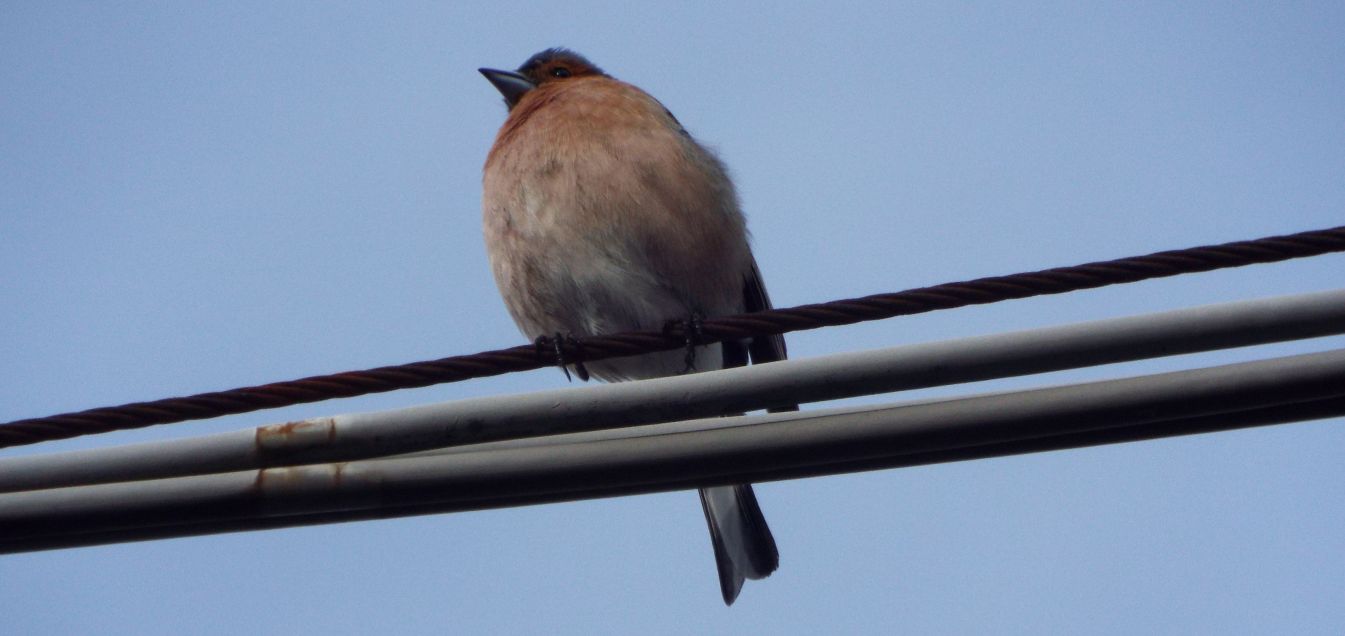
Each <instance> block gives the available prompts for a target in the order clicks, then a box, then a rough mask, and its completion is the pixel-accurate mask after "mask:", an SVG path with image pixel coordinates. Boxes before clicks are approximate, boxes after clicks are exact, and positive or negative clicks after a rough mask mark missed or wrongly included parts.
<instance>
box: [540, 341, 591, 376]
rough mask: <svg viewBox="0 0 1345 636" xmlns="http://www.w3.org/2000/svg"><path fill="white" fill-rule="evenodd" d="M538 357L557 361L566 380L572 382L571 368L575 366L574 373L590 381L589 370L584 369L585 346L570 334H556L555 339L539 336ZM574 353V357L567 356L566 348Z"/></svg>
mask: <svg viewBox="0 0 1345 636" xmlns="http://www.w3.org/2000/svg"><path fill="white" fill-rule="evenodd" d="M536 344H537V356H538V357H540V358H547V357H549V358H550V359H552V360H555V361H556V365H558V366H559V367H560V370H561V371H562V372H564V373H565V380H566V381H567V382H568V381H572V380H573V378H571V377H570V366H571V365H573V366H574V371H575V373H576V374H578V375H579V379H580V380H587V379H588V369H585V368H584V345H583V344H582V343H580V342H579V339H578V338H575V337H574V336H571V335H570V334H563V333H560V332H559V331H558V332H556V335H555V337H551V336H537V340H536ZM567 347H568V348H569V350H570V351H572V352H573V353H574V355H573V357H572V356H571V355H570V354H567V353H566V352H565V351H566V348H567Z"/></svg>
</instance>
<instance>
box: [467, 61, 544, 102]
mask: <svg viewBox="0 0 1345 636" xmlns="http://www.w3.org/2000/svg"><path fill="white" fill-rule="evenodd" d="M477 70H478V71H481V74H482V75H485V76H486V79H488V80H490V83H491V84H494V85H495V89H496V90H498V91H500V94H501V95H504V103H505V104H508V105H509V108H513V107H514V104H517V103H518V100H520V99H523V95H524V94H525V93H527V92H528V91H530V90H532V89H534V88H537V85H536V84H533V83H532V81H531V80H529V79H528V78H526V77H523V76H522V75H519V74H518V73H515V72H513V71H497V70H495V69H493V68H481V69H477Z"/></svg>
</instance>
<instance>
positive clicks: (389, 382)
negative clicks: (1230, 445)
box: [0, 226, 1345, 448]
mask: <svg viewBox="0 0 1345 636" xmlns="http://www.w3.org/2000/svg"><path fill="white" fill-rule="evenodd" d="M1341 251H1345V226H1342V227H1335V228H1330V229H1324V230H1315V231H1311V232H1301V233H1298V234H1289V235H1285V236H1272V237H1267V238H1261V239H1256V240H1251V241H1238V242H1234V243H1224V244H1222V245H1210V246H1204V247H1193V248H1188V249H1181V250H1170V251H1166V252H1157V253H1154V254H1149V255H1147V256H1133V257H1129V258H1121V259H1116V260H1111V261H1100V262H1095V263H1086V264H1083V265H1075V266H1072V267H1057V268H1053V269H1047V270H1042V271H1038V272H1025V273H1020V274H1010V275H1008V276H993V277H989V278H979V279H976V280H971V281H965V282H959V283H945V284H942V285H934V286H932V287H922V288H918V289H910V290H906V291H901V292H895V293H890V294H877V295H874V296H865V297H863V298H852V299H848V300H837V301H832V302H827V303H819V304H814V305H801V306H798V307H790V308H786V309H774V310H771V311H764V312H758V313H753V314H741V315H737V316H725V317H720V318H710V319H706V320H705V321H704V322H703V324H702V325H701V330H700V334H699V335H698V336H697V340H698V341H699V342H702V343H710V342H718V341H721V340H730V339H741V338H747V337H751V336H758V335H765V334H779V333H788V332H791V331H802V330H808V329H818V328H821V327H831V326H839V325H848V324H853V323H857V322H863V321H868V320H878V319H882V318H891V317H894V316H904V315H911V314H918V313H924V312H928V311H936V310H940V309H952V308H955V307H964V306H967V305H979V304H986V303H992V302H998V301H1002V300H1013V299H1018V298H1027V297H1030V296H1040V295H1046V294H1060V293H1064V292H1070V291H1077V290H1082V289H1093V288H1097V287H1103V286H1106V285H1115V284H1118V283H1132V282H1136V281H1141V280H1146V279H1152V278H1163V277H1167V276H1176V275H1179V274H1190V273H1195V272H1206V271H1210V270H1215V269H1222V268H1227V267H1241V266H1244V265H1253V264H1258V263H1271V262H1276V261H1283V260H1288V259H1293V258H1303V257H1308V256H1317V255H1320V254H1327V253H1331V252H1341ZM685 343H686V336H685V334H684V332H683V330H682V329H681V328H680V327H675V328H673V329H670V330H663V331H651V332H627V333H620V334H613V335H610V336H599V337H592V338H584V339H583V340H582V341H581V342H578V343H577V344H576V343H574V342H568V341H567V342H561V343H560V346H559V348H558V349H557V348H550V349H548V348H543V347H537V346H536V345H532V344H529V345H521V346H517V347H511V348H508V349H499V350H495V351H484V352H481V353H475V354H470V355H461V356H453V357H450V358H442V359H439V360H430V361H425V362H413V363H410V364H402V365H395V366H387V367H378V368H375V369H369V370H365V371H347V372H344V373H336V374H332V375H321V376H312V377H307V378H302V379H299V380H290V381H286V382H276V383H273V384H264V385H260V386H252V387H244V388H238V389H231V390H228V391H216V392H213V393H202V394H198V395H192V396H188V397H177V398H167V399H162V400H155V401H153V402H137V403H133V404H125V405H122V406H112V407H102V408H95V409H89V410H87V411H79V412H76V413H66V414H63V415H52V416H48V417H39V418H32V419H24V420H16V421H13V422H9V423H7V424H0V448H5V447H9V446H19V445H23V444H33V443H37V442H43V441H50V440H58V439H66V438H70V437H77V436H80V435H89V434H93V433H104V432H109V431H118V430H126V429H132V428H141V427H145V426H151V425H154V424H168V423H172V422H181V421H185V420H195V419H205V418H211V417H218V416H221V415H232V414H236V413H247V412H250V411H257V410H262V409H268V408H278V407H283V406H293V405H295V404H305V403H310V402H318V401H321V400H327V399H332V398H342V397H353V396H357V395H365V394H369V393H382V392H385V391H392V390H396V389H409V388H418V387H424V386H430V385H432V384H442V383H447V382H458V381H461V380H467V379H470V378H481V377H488V376H492V375H500V374H503V373H510V372H513V371H526V370H531V369H537V368H541V367H545V366H551V365H555V364H558V363H559V362H560V360H558V359H557V356H556V352H557V351H559V354H560V356H561V357H563V358H564V360H566V361H570V362H574V361H579V360H584V361H592V360H601V359H604V358H613V357H619V356H626V355H632V354H639V353H650V352H654V351H668V350H672V349H679V348H681V347H683V346H685Z"/></svg>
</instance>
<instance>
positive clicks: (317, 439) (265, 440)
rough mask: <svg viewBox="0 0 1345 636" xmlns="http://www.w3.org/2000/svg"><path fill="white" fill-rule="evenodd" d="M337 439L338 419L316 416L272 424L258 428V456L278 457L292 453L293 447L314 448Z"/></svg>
mask: <svg viewBox="0 0 1345 636" xmlns="http://www.w3.org/2000/svg"><path fill="white" fill-rule="evenodd" d="M335 439H336V419H335V418H332V417H315V418H313V419H309V420H299V421H296V422H286V423H284V424H272V425H270V426H262V427H260V428H258V429H257V435H256V449H257V456H258V457H261V458H263V459H276V458H282V457H287V456H290V455H292V454H293V453H292V451H291V449H296V448H306V449H312V448H314V447H315V446H318V445H321V444H323V443H328V444H329V443H331V442H332V441H333V440H335Z"/></svg>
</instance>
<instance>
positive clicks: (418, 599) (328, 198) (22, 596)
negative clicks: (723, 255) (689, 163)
mask: <svg viewBox="0 0 1345 636" xmlns="http://www.w3.org/2000/svg"><path fill="white" fill-rule="evenodd" d="M721 4H722V3H703V4H692V3H686V4H682V3H659V4H657V5H655V4H650V5H648V6H647V7H643V8H630V7H627V6H626V5H625V4H623V3H597V4H593V3H587V2H565V3H543V4H535V5H534V4H516V3H506V2H498V1H493V2H490V3H455V5H456V6H444V5H437V4H436V5H412V4H398V5H395V6H384V5H381V4H380V5H370V6H369V7H362V6H359V5H353V4H343V5H327V4H325V3H324V4H314V3H282V4H279V5H275V4H272V3H222V4H211V5H206V4H204V3H196V4H192V3H132V4H129V5H121V4H118V5H114V4H111V3H86V4H73V3H72V4H54V3H53V4H50V5H48V4H44V3H19V4H16V5H12V6H10V7H8V9H7V10H6V12H5V14H6V15H5V19H4V20H2V21H0V86H3V89H2V90H0V148H3V151H2V152H0V272H2V275H0V308H3V313H2V314H0V316H2V317H0V420H4V421H7V420H11V419H16V418H20V417H30V416H40V415H47V414H51V413H56V412H64V411H69V410H74V409H82V408H89V407H95V406H103V405H108V404H119V403H124V402H129V401H137V400H145V399H153V398H159V397H167V396H173V395H180V394H186V393H194V392H200V391H209V390H217V389H223V388H229V387H234V386H240V385H247V384H256V383H262V382H267V381H274V380H280V379H289V378H294V377H299V376H304V375H310V374H317V373H327V372H334V371H340V370H347V369H357V368H366V367H371V366H376V365H384V364H395V363H400V362H408V361H413V360H420V359H426V358H435V357H441V356H445V355H452V354H457V353H464V352H473V351H478V350H482V349H491V348H497V347H502V346H510V345H514V344H518V343H520V342H521V338H520V336H519V335H518V334H517V332H516V331H515V330H514V327H513V325H512V323H511V321H510V320H509V318H508V316H507V314H506V313H505V311H504V308H503V305H502V304H501V302H500V301H499V299H498V296H497V293H496V291H495V287H494V283H493V282H492V280H491V278H490V273H489V270H488V268H487V265H486V259H485V254H484V250H483V248H482V245H481V233H480V170H481V164H482V162H483V160H484V157H485V154H486V150H487V148H488V147H489V145H490V143H491V141H492V138H493V136H494V134H495V130H496V129H497V127H498V126H499V124H500V123H501V122H502V121H503V118H504V108H503V105H502V104H501V103H500V99H499V97H498V95H497V94H496V92H495V91H494V89H493V88H492V87H491V86H490V85H489V84H488V83H486V82H485V81H484V80H483V79H482V78H481V77H480V76H479V75H478V74H477V72H476V68H477V67H480V66H494V67H506V68H508V67H514V66H517V65H518V64H519V63H521V62H522V61H523V60H524V59H526V58H527V57H528V56H529V55H531V54H532V53H534V52H536V51H538V50H540V49H542V48H546V47H549V46H556V45H564V46H569V47H573V48H575V49H577V50H579V51H581V52H583V53H584V54H586V55H588V56H590V57H591V58H592V59H593V60H595V61H596V62H597V63H598V64H600V65H602V66H603V67H604V68H605V69H606V70H607V71H608V72H610V73H612V74H613V75H615V76H617V77H619V78H622V79H626V80H629V81H632V82H634V83H636V84H638V85H640V86H642V87H644V88H645V89H647V90H648V91H650V92H651V93H652V94H654V95H655V96H656V97H658V98H659V99H660V100H662V101H663V102H664V103H665V104H666V105H667V106H668V107H669V108H670V109H671V110H672V111H673V112H674V113H676V114H677V116H678V118H679V119H680V120H681V121H682V122H684V123H685V124H686V126H687V127H688V128H689V129H690V130H691V131H692V133H693V134H695V135H696V136H697V137H698V138H700V139H701V140H703V141H705V142H707V143H708V144H710V145H712V146H713V147H715V148H717V149H718V151H719V152H720V153H721V155H722V156H723V158H724V160H725V161H726V162H727V163H728V165H729V166H730V168H731V170H732V172H733V174H734V176H735V177H736V180H737V183H738V186H739V189H740V191H741V194H742V198H743V201H744V205H745V208H746V210H747V211H748V213H749V215H750V225H751V228H752V230H753V232H754V234H755V250H756V254H757V258H758V260H759V261H760V263H761V266H762V270H763V272H764V274H765V278H766V281H767V283H768V285H769V287H770V290H771V294H772V295H773V297H774V299H775V301H776V303H777V304H778V305H782V306H788V305H797V304H803V303H810V302H819V301H824V300H830V299H835V298H842V297H849V296H854V295H861V294H868V293H877V292H883V291H892V290H898V289H904V288H908V287H915V286H922V285H930V284H935V283H941V282H947V281H954V280H962V279H967V278H973V277H979V276H987V275H995V274H1003V273H1010V272H1015V271H1024V270H1032V269H1039V268H1044V267H1051V266H1057V265H1068V264H1074V263H1080V262H1084V261H1089V260H1097V259H1104V258H1114V257H1121V256H1129V255H1133V254H1142V253H1148V252H1152V251H1157V250H1161V249H1171V248H1179V247H1186V246H1192V245H1200V244H1208V243H1216V242H1223V241H1230V240H1238V239H1245V238H1255V237H1260V236H1265V235H1270V234H1280V233H1288V232H1295V231H1301V230H1307V229H1315V228H1320V227H1327V226H1334V225H1341V224H1342V223H1345V81H1343V80H1345V38H1342V37H1341V33H1343V32H1345V6H1342V5H1341V4H1340V3H1295V5H1294V7H1293V8H1286V7H1285V6H1284V3H1263V4H1257V5H1251V4H1248V3H1239V4H1240V5H1241V6H1240V7H1239V8H1229V6H1228V3H1178V6H1176V7H1173V6H1168V3H1161V4H1160V3H1154V4H1152V5H1151V4H1149V3H1116V4H1113V5H1110V6H1100V7H1099V6H1090V7H1089V8H1083V7H1082V6H1081V4H1080V3H1057V4H1043V5H1038V6H1035V7H1024V6H1022V5H1020V4H1018V3H1005V4H1002V5H988V4H979V3H978V4H976V5H975V6H972V5H970V4H965V3H957V4H953V3H942V2H939V3H928V4H921V5H905V6H903V7H900V8H892V7H888V6H885V5H886V3H883V5H880V4H877V3H874V4H867V5H865V4H858V5H856V4H843V3H842V4H838V3H825V7H823V6H822V3H818V5H816V6H811V5H802V4H792V3H781V4H777V5H772V6H771V7H769V8H767V7H764V6H748V5H746V4H743V5H735V6H727V7H726V6H721ZM1342 274H1345V257H1342V256H1331V257H1323V258H1317V259H1311V260H1307V261H1302V262H1294V263H1286V264H1279V265H1271V266H1262V267H1255V268H1247V269H1244V270H1238V271H1229V272H1220V273H1213V274H1204V275H1197V276H1188V277H1183V278H1179V279H1174V280H1166V281H1158V282H1148V283H1141V284H1136V285H1130V286H1125V287H1123V288H1115V289H1106V290H1099V291H1091V292H1081V293H1076V294H1071V295H1067V296H1061V297H1053V298H1043V299H1032V300H1023V301H1017V302H1012V303H1005V304H999V305H994V306H989V307H980V308H973V309H965V310H958V311H953V312H943V313H938V314H931V315H926V316H921V317H914V318H907V319H898V320H890V321H885V322H880V323H870V324H867V325H862V326H854V327H847V328H840V329H828V330H822V331H816V332H810V333H807V334H802V335H797V336H793V337H791V340H790V347H791V351H792V353H793V354H794V355H795V356H816V355H822V354H827V353H833V352H841V351H851V350H860V349H866V348H872V347H879V346H890V345H896V344H903V343H915V342H924V341H930V340H937V339H944V338H952V337H958V336H966V335H974V334H983V333H993V332H998V331H1005V330H1011V329H1022V328H1029V327H1038V326H1048V325H1055V324H1062V323H1066V322H1072V321H1078V320H1087V319H1096V318H1105V317H1112V316H1120V315H1127V314H1134V313H1142V312H1147V311H1156V310H1162V309H1171V308H1178V307H1184V306H1189V305H1193V304H1200V303H1210V302H1221V301H1230V300H1237V299H1243V298H1254V297H1262V296H1270V295H1276V294H1282V293H1291V292H1301V291H1312V290H1322V289H1331V288H1337V287H1340V286H1341V285H1342V281H1345V276H1343V275H1342ZM1343 345H1345V339H1340V338H1336V339H1328V340H1319V341H1314V342H1308V343H1301V344H1295V345H1288V346H1277V347H1263V348H1259V349H1256V350H1251V351H1239V352H1228V353H1221V354H1211V355H1201V356H1188V357H1184V358H1181V359H1172V360H1163V361H1154V362H1148V363H1142V364H1132V365H1118V366H1113V367H1107V368H1099V369H1089V370H1085V371H1080V372H1073V373H1061V374H1053V375H1051V376H1046V377H1037V378H1026V379H1018V380H1013V381H1005V382H994V383H985V384H982V385H977V386H968V387H957V388H953V389H946V390H942V391H932V392H922V393H916V394H911V395H907V396H884V397H878V398H873V399H871V400H868V401H879V400H883V401H887V400H893V399H901V398H906V397H918V396H928V395H935V394H937V395H945V394H952V393H957V392H968V391H979V390H991V389H1003V388H1009V387H1023V386H1033V385H1039V384H1045V383H1055V382H1062V381H1069V380H1077V379H1082V378H1105V377H1116V376H1121V375H1127V374H1134V373H1142V372H1150V371H1156V370H1163V369H1176V368H1185V367H1191V366H1199V365H1207V364H1215V363H1219V362H1225V361H1233V360H1244V359H1253V358H1260V357H1266V356H1270V355H1274V354H1277V353H1283V352H1292V351H1309V350H1321V349H1325V348H1328V347H1340V346H1343ZM563 384H564V379H563V377H562V376H561V375H560V374H559V373H558V372H555V371H553V370H543V371H536V372H531V373H525V374H517V375H512V376H508V377H504V378H495V379H490V380H482V381H473V382H466V383H461V384H455V385H448V386H442V387H434V388H429V389H422V390H417V391H405V392H398V393H393V394H386V395H380V396H375V397H368V398H360V399H352V400H346V401H341V402H329V403H323V404H315V405H307V406H302V407H295V408H290V409H285V410H281V411H270V412H263V413H255V414H250V415H244V416H237V417H229V418H222V419H219V420H213V421H208V422H196V423H188V424H179V425H173V426H167V427H158V428H153V429H149V430H144V431H137V432H133V433H124V434H116V435H108V436H105V437H99V438H88V439H81V440H74V441H70V442H65V443H60V444H50V445H46V446H40V447H35V448H29V449H22V450H7V451H0V456H13V455H17V454H22V453H29V452H35V451H51V450H58V449H69V448H86V447H90V446H95V445H106V444H113V443H126V442H132V441H141V440H159V439H167V438H174V437H182V436H192V435H199V434H203V433H207V432H214V431H222V430H234V429H239V428H248V427H253V426H257V425H262V424H267V423H272V422H276V421H284V420H289V419H296V418H304V417H313V416H321V415H331V414H335V413H342V412H356V411H367V410H377V409H384V408H391V407H396V406H405V405H413V404H421V403H426V402H431V401H442V400H452V399H457V398H462V397H469V396H479V395H493V394H504V393H515V392H526V391H533V390H538V389H545V388H555V387H559V386H562V385H563ZM1342 424H1345V422H1342V421H1341V420H1335V421H1323V422H1316V423H1306V424H1296V425H1288V426H1282V427H1276V428H1269V429H1263V430H1254V431H1243V432H1235V433H1224V434H1216V435H1207V436H1199V437H1190V438H1183V439H1175V440H1168V441H1159V442H1148V443H1141V444H1130V445H1123V446H1111V447H1106V448H1097V449H1091V450H1078V451H1069V452H1060V453H1052V454H1044V455H1033V456H1026V457H1015V458H1008V459H999V460H991V461H979V462H970V463H961V464H952V465H942V466H930V467H923V468H917V469H908V470H896V471H885V472H875V473H867V474H859V475H849V476H841V477H831V478H823V479H811V480H801V481H790V482H779V483H771V484H765V485H762V486H760V487H759V488H758V492H759V496H760V498H761V503H762V505H763V507H764V508H765V510H766V513H767V516H768V517H769V519H770V521H771V524H772V527H773V528H774V530H775V533H776V537H777V539H778V540H779V543H780V549H781V564H782V565H781V568H780V571H779V572H778V573H777V574H776V575H775V576H773V577H771V578H770V579H769V580H767V581H765V582H759V583H753V584H749V585H748V586H747V587H746V588H745V590H744V592H743V596H742V597H741V598H740V599H739V602H738V603H737V604H736V605H735V606H734V607H732V608H731V609H726V608H725V607H724V606H723V605H722V604H721V602H720V600H719V592H718V589H717V586H716V581H715V574H714V565H713V558H712V556H711V553H710V546H709V541H708V539H707V537H706V531H705V527H704V521H703V520H702V519H701V513H700V509H699V504H698V502H697V501H696V497H695V495H694V494H693V493H690V492H681V493H670V494H664V495H657V496H644V497H631V498H622V499H609V500H602V501H593V502H584V503H574V504H563V505H549V506H535V507H529V508H521V509H509V510H499V511H490V512H480V513H468V514H457V515H441V516H431V517H421V518H413V519H401V520H390V521H378V522H366V523H353V524H344V525H333V526H325V527H317V528H306V529H294V530H281V531H271V532H260V533H248V534H230V535H219V536H212V537H202V538H191V539H180V540H171V541H156V542H149V543H138V544H125V545H116V546H107V547H96V548H86V549H78V550H66V551H56V552H45V553H34V554H24V555H17V556H4V557H0V616H3V619H2V621H0V622H3V625H4V631H5V632H6V633H10V634H44V633H50V634H57V633H109V634H112V633H123V634H131V633H134V634H144V633H149V634H177V633H185V632H190V633H207V634H211V633H218V634H236V633H244V632H252V633H373V632H380V633H398V634H402V633H406V634H418V633H426V634H443V633H463V632H487V631H490V632H502V633H529V632H531V633H538V632H547V633H552V632H555V633H576V634H581V633H592V632H595V631H597V632H608V631H610V632H636V631H639V632H647V633H671V632H697V633H716V632H722V633H729V632H742V631H746V630H752V631H753V632H758V633H790V632H793V633H817V632H826V631H847V632H859V631H868V632H878V631H894V630H901V631H906V632H912V633H967V632H982V633H1014V632H1021V633H1043V632H1055V633H1062V632H1075V633H1077V632H1086V633H1120V634H1129V633H1136V632H1142V633H1192V632H1199V633H1219V632H1228V631H1232V632H1262V633H1311V632H1317V633H1328V632H1334V633H1339V632H1340V631H1341V630H1342V628H1345V602H1342V596H1341V590H1342V589H1345V521H1343V520H1345V462H1342V461H1341V458H1342V456H1345V427H1343V426H1342Z"/></svg>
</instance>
